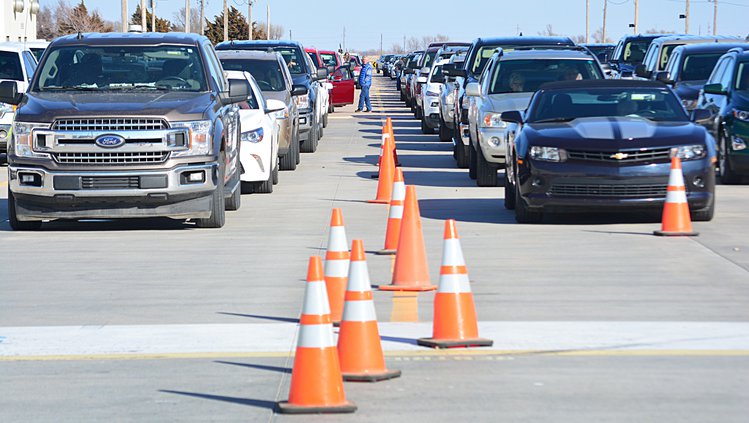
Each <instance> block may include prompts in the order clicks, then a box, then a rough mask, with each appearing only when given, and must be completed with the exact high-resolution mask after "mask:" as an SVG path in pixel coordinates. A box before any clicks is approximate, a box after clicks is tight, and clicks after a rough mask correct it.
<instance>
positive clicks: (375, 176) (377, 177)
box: [369, 173, 380, 179]
mask: <svg viewBox="0 0 749 423" xmlns="http://www.w3.org/2000/svg"><path fill="white" fill-rule="evenodd" d="M369 177H370V178H372V179H379V178H380V174H379V173H375V174H373V175H369Z"/></svg>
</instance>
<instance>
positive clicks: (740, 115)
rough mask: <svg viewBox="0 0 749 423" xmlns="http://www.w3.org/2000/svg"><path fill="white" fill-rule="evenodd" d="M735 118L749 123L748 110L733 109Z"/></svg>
mask: <svg viewBox="0 0 749 423" xmlns="http://www.w3.org/2000/svg"><path fill="white" fill-rule="evenodd" d="M733 117H735V118H736V119H738V120H743V121H744V122H749V112H748V111H746V110H739V109H733Z"/></svg>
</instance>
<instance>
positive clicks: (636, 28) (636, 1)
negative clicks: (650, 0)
mask: <svg viewBox="0 0 749 423" xmlns="http://www.w3.org/2000/svg"><path fill="white" fill-rule="evenodd" d="M639 17H640V0H635V34H639V31H640V30H639V29H638V28H639V27H638V22H637V21H638V19H639Z"/></svg>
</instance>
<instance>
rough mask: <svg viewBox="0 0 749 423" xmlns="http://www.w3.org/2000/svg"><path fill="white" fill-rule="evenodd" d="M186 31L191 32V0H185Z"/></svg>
mask: <svg viewBox="0 0 749 423" xmlns="http://www.w3.org/2000/svg"><path fill="white" fill-rule="evenodd" d="M185 32H190V0H185Z"/></svg>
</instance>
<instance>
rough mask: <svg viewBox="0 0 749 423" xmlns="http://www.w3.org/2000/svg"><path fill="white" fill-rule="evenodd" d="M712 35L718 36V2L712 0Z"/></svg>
mask: <svg viewBox="0 0 749 423" xmlns="http://www.w3.org/2000/svg"><path fill="white" fill-rule="evenodd" d="M713 35H718V0H713Z"/></svg>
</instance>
